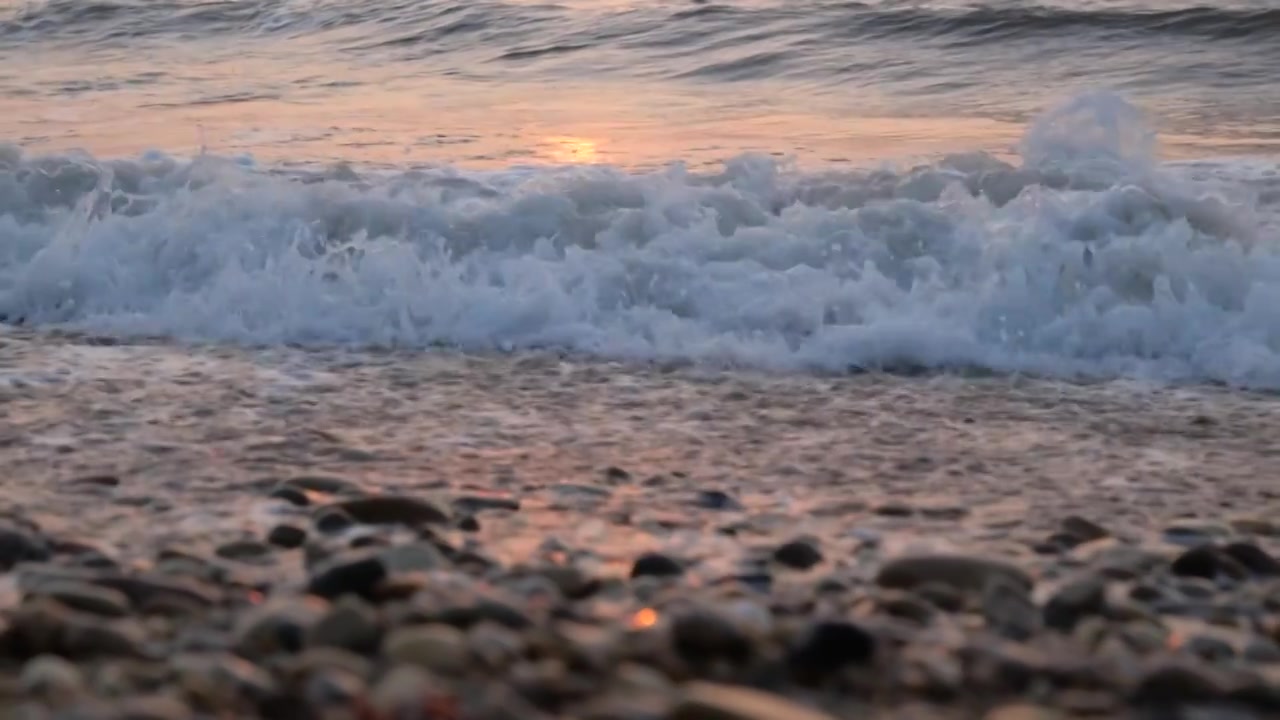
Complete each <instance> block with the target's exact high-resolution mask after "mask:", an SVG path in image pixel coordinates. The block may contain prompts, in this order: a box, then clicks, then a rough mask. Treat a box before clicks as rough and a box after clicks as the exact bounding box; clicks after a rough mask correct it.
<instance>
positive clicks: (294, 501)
mask: <svg viewBox="0 0 1280 720" xmlns="http://www.w3.org/2000/svg"><path fill="white" fill-rule="evenodd" d="M268 497H271V498H275V499H276V500H283V501H285V502H287V503H289V504H290V505H293V506H295V507H306V506H308V505H310V504H311V498H310V497H307V493H306V492H304V491H302V490H300V489H298V488H296V487H290V486H288V485H282V486H280V487H277V488H275V489H274V490H272V491H271V493H270V494H269V495H268Z"/></svg>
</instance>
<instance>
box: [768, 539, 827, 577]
mask: <svg viewBox="0 0 1280 720" xmlns="http://www.w3.org/2000/svg"><path fill="white" fill-rule="evenodd" d="M773 559H774V560H775V561H777V562H778V563H779V564H782V565H785V566H787V567H789V568H794V569H796V570H808V569H810V568H812V567H813V566H815V565H817V564H818V563H820V562H822V551H820V550H818V546H817V543H816V542H814V541H811V540H806V539H797V540H792V541H790V542H788V543H784V544H782V545H780V546H778V549H777V550H774V551H773Z"/></svg>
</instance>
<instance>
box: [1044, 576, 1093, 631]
mask: <svg viewBox="0 0 1280 720" xmlns="http://www.w3.org/2000/svg"><path fill="white" fill-rule="evenodd" d="M1106 592H1107V587H1106V585H1104V584H1103V583H1102V581H1101V580H1099V579H1097V578H1093V577H1089V578H1084V579H1081V580H1076V581H1074V582H1070V583H1068V584H1066V585H1064V586H1063V587H1061V588H1059V589H1058V591H1057V592H1055V593H1054V594H1053V595H1052V596H1051V597H1050V598H1049V601H1048V602H1047V603H1045V606H1044V613H1043V615H1044V624H1045V626H1046V627H1050V628H1053V629H1054V630H1059V631H1061V632H1066V633H1069V632H1071V631H1072V630H1074V629H1075V627H1076V624H1077V623H1079V622H1080V621H1081V620H1083V619H1084V618H1086V617H1089V616H1091V615H1100V614H1102V612H1103V611H1104V610H1105V609H1106V602H1107V599H1106Z"/></svg>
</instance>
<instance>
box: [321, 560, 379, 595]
mask: <svg viewBox="0 0 1280 720" xmlns="http://www.w3.org/2000/svg"><path fill="white" fill-rule="evenodd" d="M386 578H387V568H386V566H385V565H383V564H382V560H381V559H380V558H379V557H378V556H377V555H360V556H356V557H338V558H335V559H333V560H330V561H329V562H327V563H325V564H323V565H322V566H321V567H319V568H317V570H316V572H314V573H312V575H311V580H310V582H309V583H308V584H307V592H309V593H311V594H312V595H319V596H320V597H322V598H327V599H330V600H332V599H334V598H338V597H341V596H343V595H347V594H351V595H358V596H360V597H363V598H372V597H373V595H374V592H375V590H376V589H377V587H378V585H379V584H380V583H382V581H383V580H385V579H386Z"/></svg>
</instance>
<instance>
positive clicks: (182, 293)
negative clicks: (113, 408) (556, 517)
mask: <svg viewBox="0 0 1280 720" xmlns="http://www.w3.org/2000/svg"><path fill="white" fill-rule="evenodd" d="M1154 153H1155V143H1154V138H1153V137H1152V136H1151V135H1150V134H1149V132H1148V130H1147V129H1146V125H1145V124H1143V122H1142V120H1141V118H1140V116H1139V115H1138V113H1137V111H1136V110H1134V109H1133V108H1132V107H1130V106H1128V105H1127V104H1125V103H1124V102H1123V101H1122V100H1120V99H1118V98H1116V97H1113V96H1109V95H1100V94H1096V95H1090V96H1086V97H1082V98H1078V99H1076V100H1074V101H1073V102H1071V103H1068V104H1067V105H1065V106H1063V107H1062V108H1059V109H1058V110H1056V111H1054V112H1051V113H1049V114H1048V115H1046V116H1045V117H1043V118H1041V119H1040V120H1039V121H1037V122H1036V123H1035V124H1034V125H1033V126H1032V127H1031V128H1030V129H1029V131H1028V133H1027V139H1026V142H1025V144H1024V147H1023V158H1024V159H1023V162H1022V165H1021V166H1019V167H1015V166H1011V165H1006V164H1003V163H1000V162H997V161H995V160H993V159H991V158H989V157H986V156H982V155H958V156H954V157H951V158H947V159H944V160H942V161H940V162H939V163H937V164H936V165H933V166H931V167H925V168H917V169H913V170H909V171H902V172H889V171H874V172H857V173H854V172H839V173H837V172H821V173H818V172H801V171H798V170H795V169H792V168H788V167H786V166H784V165H779V164H778V163H776V162H774V161H772V160H770V159H767V158H762V157H743V158H738V159H737V160H734V161H732V162H730V163H728V164H727V166H726V168H725V171H724V172H723V173H722V174H720V175H718V176H714V177H708V176H695V175H692V174H690V173H687V172H686V171H684V170H683V169H682V168H680V167H679V166H672V167H671V168H669V169H667V170H665V171H662V172H656V173H648V174H629V173H627V172H623V171H621V170H617V169H610V168H602V167H576V168H558V169H549V168H544V169H528V168H514V169H510V170H507V171H503V172H496V173H471V172H463V171H461V170H457V169H449V168H444V169H435V170H425V171H412V172H402V173H392V174H380V175H374V174H365V175H363V176H356V175H355V173H353V172H352V171H350V170H348V169H344V168H340V169H336V170H332V171H329V172H327V173H323V174H316V175H311V176H300V175H297V174H294V175H282V174H279V173H270V172H266V171H263V170H260V169H254V168H251V167H246V166H245V165H244V164H243V163H233V162H229V161H225V160H217V159H212V158H200V159H197V160H195V161H193V162H182V161H176V160H172V159H168V158H166V157H163V156H159V155H156V156H147V157H143V158H139V159H136V160H127V161H110V162H98V161H94V160H92V159H88V158H70V157H60V158H26V157H23V156H21V154H20V153H17V152H16V151H11V152H9V153H8V154H7V155H5V154H3V153H0V313H2V314H4V315H6V316H8V318H9V319H10V320H11V321H19V320H20V321H22V322H24V323H27V324H32V325H39V326H51V325H59V326H70V327H75V328H82V329H90V330H93V331H95V332H109V333H121V334H126V335H128V334H147V335H171V336H176V337H178V338H183V339H192V340H212V341H230V342H236V343H252V344H266V345H277V344H283V343H298V344H304V345H305V344H318V345H333V344H337V345H351V346H368V345H396V346H408V347H426V346H430V345H433V344H439V343H444V344H450V345H457V346H461V347H464V348H468V349H495V348H496V349H520V348H530V347H556V348H563V349H566V350H570V351H575V352H585V353H589V354H595V355H601V356H606V357H616V358H627V359H650V358H663V359H691V360H696V361H705V362H714V363H730V364H736V365H749V366H757V367H767V368H778V369H784V370H811V369H826V370H843V369H847V368H850V367H882V366H901V365H907V366H922V367H957V366H961V367H969V368H981V369H987V370H994V371H1028V372H1035V373H1044V374H1049V375H1055V376H1076V375H1088V376H1098V377H1114V376H1129V377H1144V378H1155V379H1180V380H1212V381H1224V382H1229V383H1234V384H1240V385H1248V386H1255V387H1280V173H1277V171H1276V169H1275V165H1274V163H1272V164H1268V163H1267V162H1266V161H1264V160H1261V159H1258V160H1255V161H1253V162H1251V163H1245V162H1240V163H1200V164H1189V165H1179V166H1171V165H1161V164H1159V163H1158V162H1156V160H1155V154H1154Z"/></svg>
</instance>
